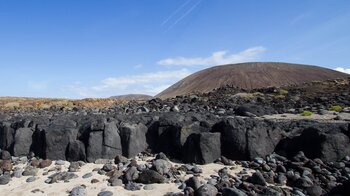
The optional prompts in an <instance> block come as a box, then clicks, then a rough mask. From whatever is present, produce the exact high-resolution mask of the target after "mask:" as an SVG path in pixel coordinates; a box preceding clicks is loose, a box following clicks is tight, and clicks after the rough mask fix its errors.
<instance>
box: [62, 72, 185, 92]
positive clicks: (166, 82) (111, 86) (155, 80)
mask: <svg viewBox="0 0 350 196" xmlns="http://www.w3.org/2000/svg"><path fill="white" fill-rule="evenodd" d="M190 74H191V72H190V71H189V70H187V69H180V70H174V71H158V72H153V73H143V74H139V75H130V76H123V77H110V78H106V79H104V80H102V81H101V82H100V83H99V84H97V85H95V86H92V87H87V86H84V85H82V84H81V83H76V84H73V85H69V86H65V87H64V88H63V90H64V91H66V92H67V91H68V92H70V93H75V94H76V97H78V98H84V97H110V96H113V95H122V94H130V93H137V94H140V93H141V94H148V95H156V94H158V93H159V92H161V91H163V90H164V89H166V88H168V87H169V86H171V85H172V84H173V83H175V82H177V81H178V80H180V79H182V78H184V77H186V76H188V75H190Z"/></svg>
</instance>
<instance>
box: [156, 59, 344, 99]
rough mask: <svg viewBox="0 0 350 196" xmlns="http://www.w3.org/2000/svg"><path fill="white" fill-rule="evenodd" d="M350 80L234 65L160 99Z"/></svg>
mask: <svg viewBox="0 0 350 196" xmlns="http://www.w3.org/2000/svg"><path fill="white" fill-rule="evenodd" d="M347 77H350V75H348V74H345V73H341V72H338V71H334V70H331V69H327V68H322V67H318V66H311V65H300V64H290V63H272V62H255V63H240V64H230V65H221V66H215V67H211V68H208V69H204V70H202V71H199V72H196V73H194V74H192V75H190V76H188V77H186V78H184V79H182V80H180V81H179V82H177V83H175V84H174V85H172V86H171V87H169V88H167V89H166V90H164V91H163V92H161V93H159V94H158V95H157V96H156V97H160V98H170V97H175V96H177V95H185V94H189V93H193V92H200V93H205V92H210V91H212V90H213V89H216V88H219V87H223V86H226V85H229V86H235V87H239V88H243V89H255V88H264V87H269V86H276V87H278V86H287V85H293V84H301V83H304V82H311V81H324V80H328V79H335V78H347Z"/></svg>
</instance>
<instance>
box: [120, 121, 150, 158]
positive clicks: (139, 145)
mask: <svg viewBox="0 0 350 196" xmlns="http://www.w3.org/2000/svg"><path fill="white" fill-rule="evenodd" d="M146 133H147V127H146V126H145V125H144V124H141V123H139V124H129V123H123V124H122V125H121V127H120V136H121V142H122V151H123V156H126V157H128V158H130V157H134V156H136V155H137V154H138V153H140V152H143V151H145V150H146V149H147V143H146Z"/></svg>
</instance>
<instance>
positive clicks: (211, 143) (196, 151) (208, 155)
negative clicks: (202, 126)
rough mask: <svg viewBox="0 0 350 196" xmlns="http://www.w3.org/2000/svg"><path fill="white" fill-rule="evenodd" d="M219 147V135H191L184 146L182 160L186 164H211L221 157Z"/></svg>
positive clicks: (207, 133) (206, 133) (205, 133)
mask: <svg viewBox="0 0 350 196" xmlns="http://www.w3.org/2000/svg"><path fill="white" fill-rule="evenodd" d="M220 146H221V143H220V133H209V132H204V133H198V134H196V133H194V134H191V135H190V136H189V137H188V138H187V141H186V143H185V144H184V147H183V156H182V160H183V161H184V162H187V163H197V164H207V163H212V162H214V160H216V159H218V158H220V156H221V149H220Z"/></svg>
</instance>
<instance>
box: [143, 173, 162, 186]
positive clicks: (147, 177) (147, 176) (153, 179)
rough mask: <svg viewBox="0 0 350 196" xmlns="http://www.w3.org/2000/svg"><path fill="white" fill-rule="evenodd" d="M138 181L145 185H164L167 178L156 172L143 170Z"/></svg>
mask: <svg viewBox="0 0 350 196" xmlns="http://www.w3.org/2000/svg"><path fill="white" fill-rule="evenodd" d="M138 181H139V182H140V183H143V184H153V183H164V181H165V178H164V177H163V176H162V175H160V174H159V173H158V172H156V171H154V170H143V171H142V172H141V173H140V174H139V178H138Z"/></svg>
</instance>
